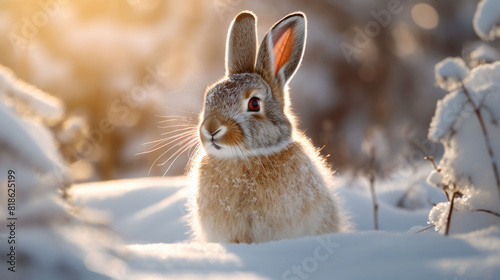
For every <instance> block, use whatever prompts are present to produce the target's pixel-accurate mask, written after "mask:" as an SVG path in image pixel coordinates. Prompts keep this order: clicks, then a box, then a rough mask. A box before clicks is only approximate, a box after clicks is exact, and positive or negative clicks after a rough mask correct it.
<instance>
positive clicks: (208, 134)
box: [201, 125, 227, 140]
mask: <svg viewBox="0 0 500 280" xmlns="http://www.w3.org/2000/svg"><path fill="white" fill-rule="evenodd" d="M226 131H227V127H226V126H224V125H221V126H219V127H216V128H215V129H213V128H212V129H211V127H209V128H207V127H206V126H202V127H201V133H203V136H205V138H207V139H212V140H215V139H220V138H221V137H222V136H224V134H226Z"/></svg>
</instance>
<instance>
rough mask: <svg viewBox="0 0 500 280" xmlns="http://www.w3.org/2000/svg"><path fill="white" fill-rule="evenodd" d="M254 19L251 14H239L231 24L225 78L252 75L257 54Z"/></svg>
mask: <svg viewBox="0 0 500 280" xmlns="http://www.w3.org/2000/svg"><path fill="white" fill-rule="evenodd" d="M255 21H256V17H255V15H254V14H253V13H252V12H249V11H244V12H241V13H239V14H238V15H237V16H236V17H235V18H234V20H233V22H232V23H231V26H230V27H229V32H228V35H227V43H226V76H231V75H232V74H236V73H252V72H253V71H254V69H255V57H256V54H257V27H256V23H255Z"/></svg>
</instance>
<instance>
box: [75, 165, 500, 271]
mask: <svg viewBox="0 0 500 280" xmlns="http://www.w3.org/2000/svg"><path fill="white" fill-rule="evenodd" d="M429 171H430V170H429V169H427V168H426V167H425V168H419V169H418V170H417V171H416V172H414V174H412V175H411V176H409V177H406V178H402V179H398V180H392V181H391V182H390V183H383V184H382V183H381V184H379V185H377V189H378V197H379V202H380V204H381V205H380V207H381V208H380V213H379V215H380V228H381V230H380V231H373V230H372V229H373V220H372V215H373V213H372V205H371V198H370V196H369V195H370V194H369V192H368V187H367V182H366V181H364V180H352V179H350V178H348V177H347V176H345V177H338V178H337V184H338V186H339V187H338V193H339V194H340V196H341V197H342V198H343V199H344V203H345V207H346V208H347V209H349V211H350V215H351V217H352V222H353V223H354V224H355V227H356V231H355V232H352V233H343V234H330V235H324V236H318V237H305V238H300V239H294V240H282V241H277V242H270V243H261V244H251V245H248V244H215V243H208V244H207V243H199V242H193V241H192V240H191V239H190V237H189V234H188V232H189V227H188V226H187V224H186V219H185V215H186V210H185V206H184V204H185V203H186V194H187V193H188V192H187V191H186V188H185V186H186V185H187V180H186V178H183V177H174V178H141V179H133V180H119V181H110V182H100V183H89V184H81V185H77V186H76V187H74V189H73V195H74V198H75V202H76V204H77V205H81V206H83V209H90V208H93V209H97V210H99V211H103V212H98V214H97V216H99V217H103V215H104V212H106V213H107V216H106V217H107V220H108V221H109V223H110V227H111V229H112V230H113V231H114V232H115V233H117V234H118V235H119V236H121V238H122V241H121V242H120V243H122V244H124V245H122V246H124V247H125V251H126V254H125V257H124V258H123V260H124V262H125V263H124V264H122V265H121V267H122V268H123V267H124V268H123V269H122V270H120V271H121V272H120V273H119V275H120V276H121V277H118V278H126V279H476V278H477V279H499V278H500V226H498V225H497V226H493V227H490V228H487V229H484V230H481V231H477V232H472V233H469V234H460V235H452V236H450V237H445V236H443V235H440V234H438V233H436V232H435V231H434V230H433V229H430V230H427V231H425V232H422V233H415V232H416V231H418V229H421V228H423V227H424V226H426V222H427V220H428V217H427V216H428V213H429V210H430V209H431V203H437V202H440V201H443V200H444V196H443V195H441V194H440V193H439V191H438V190H437V189H435V188H432V187H430V186H428V185H427V184H425V183H422V182H425V177H426V176H427V174H428V172H429ZM409 209H414V210H409Z"/></svg>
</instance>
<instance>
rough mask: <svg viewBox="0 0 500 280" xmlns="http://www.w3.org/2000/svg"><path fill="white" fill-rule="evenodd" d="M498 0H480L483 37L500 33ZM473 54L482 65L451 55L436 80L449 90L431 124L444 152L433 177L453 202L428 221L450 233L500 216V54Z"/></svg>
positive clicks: (438, 67) (478, 27)
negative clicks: (497, 58) (467, 63)
mask: <svg viewBox="0 0 500 280" xmlns="http://www.w3.org/2000/svg"><path fill="white" fill-rule="evenodd" d="M499 4H500V2H498V1H488V0H484V1H481V2H480V3H479V5H478V10H477V12H476V15H475V17H474V27H475V30H476V33H478V35H479V36H480V37H481V38H483V39H494V38H495V37H498V35H499V30H500V29H498V22H499V19H500V5H499ZM495 6H498V7H497V8H495ZM470 57H471V63H470V65H471V66H476V65H478V66H477V67H475V68H473V69H469V68H468V67H467V66H466V64H465V62H464V61H463V60H462V59H461V58H446V59H445V60H443V61H442V62H440V63H438V64H437V65H436V70H435V74H436V82H437V84H438V85H439V86H440V87H441V88H443V89H445V90H447V91H449V93H448V94H447V95H446V96H445V97H444V98H443V99H442V100H440V101H438V103H437V108H436V113H435V115H434V117H433V119H432V122H431V124H430V128H429V134H428V137H429V139H431V140H433V141H436V142H437V141H439V142H441V143H442V144H443V146H444V155H443V157H442V158H441V160H440V162H439V164H438V165H437V166H436V168H435V170H434V171H433V172H432V173H431V174H430V175H429V177H428V182H429V183H430V184H432V185H434V186H436V187H439V188H442V189H443V191H444V192H445V194H446V196H447V198H448V202H445V203H439V204H437V205H436V206H435V207H434V208H433V209H432V210H431V212H430V214H429V221H430V223H431V224H434V225H435V226H436V230H439V231H440V232H442V233H446V234H447V233H449V232H467V231H471V230H474V229H478V228H482V227H485V226H489V225H492V224H497V223H499V222H500V217H499V215H498V213H500V176H499V173H500V170H499V163H500V62H498V61H497V62H493V61H492V60H494V59H495V58H496V57H497V54H496V53H495V52H493V51H491V49H489V48H488V47H487V46H480V47H478V48H477V49H476V50H474V51H473V52H472V53H471V55H470ZM489 62H490V63H489ZM452 217H453V219H451V218H452Z"/></svg>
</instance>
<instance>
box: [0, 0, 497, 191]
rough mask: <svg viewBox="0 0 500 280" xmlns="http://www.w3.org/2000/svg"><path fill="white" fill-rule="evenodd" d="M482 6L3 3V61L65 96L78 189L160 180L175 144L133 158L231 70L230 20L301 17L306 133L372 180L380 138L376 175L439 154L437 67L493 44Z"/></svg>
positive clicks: (201, 0)
mask: <svg viewBox="0 0 500 280" xmlns="http://www.w3.org/2000/svg"><path fill="white" fill-rule="evenodd" d="M388 5H394V6H390V7H389V6H388ZM476 6H477V1H471V0H446V1H443V0H436V1H411V0H401V1H386V0H381V1H376V0H371V1H369V0H351V1H345V0H315V1H306V0H289V1H263V0H258V1H250V0H186V1H174V0H127V1H125V0H108V1H97V0H78V1H68V0H59V1H58V0H41V1H40V0H23V1H14V0H3V1H0V37H2V38H4V40H1V41H0V64H2V65H4V66H6V67H9V68H11V69H12V70H13V72H14V73H15V74H16V75H17V76H18V77H20V78H21V79H23V80H25V81H26V82H28V83H31V84H33V85H35V86H36V87H39V88H40V89H42V90H44V91H46V92H48V93H50V94H52V95H54V96H56V97H58V98H60V99H61V100H63V101H64V104H65V107H66V117H65V118H64V119H63V121H59V122H55V123H50V124H48V125H49V126H50V128H51V129H52V130H53V131H54V132H55V135H59V136H58V137H59V139H58V141H59V145H60V149H61V151H62V152H63V154H64V157H65V158H66V160H67V162H68V163H69V164H70V165H71V168H72V173H73V177H74V178H75V180H76V181H77V182H78V181H80V182H81V181H97V180H107V179H115V178H129V177H141V176H147V175H148V170H149V169H150V167H151V166H153V168H152V169H151V172H150V175H159V176H162V175H164V174H165V171H166V166H156V165H153V162H154V161H155V159H156V158H158V156H160V155H161V154H162V153H163V152H164V151H165V149H163V150H159V151H155V152H152V153H148V154H145V155H136V154H137V153H140V152H143V151H145V150H146V149H147V148H148V146H147V145H142V144H143V143H145V142H148V141H153V140H156V139H161V137H162V136H161V134H162V133H168V132H169V131H171V130H173V129H175V127H170V128H164V127H162V125H161V123H160V125H159V121H161V120H163V119H164V118H163V117H162V116H183V117H186V118H188V119H187V120H190V121H191V122H192V121H196V118H197V113H198V112H199V111H200V109H201V106H202V100H203V92H204V89H205V88H206V87H207V86H208V85H210V84H211V83H213V82H215V81H216V80H218V79H219V78H220V77H222V76H223V75H224V48H225V39H226V33H227V29H228V27H229V24H230V22H231V20H232V19H233V17H234V16H235V15H236V14H238V13H239V12H240V11H242V10H251V11H253V12H254V13H256V14H257V16H258V36H259V40H261V39H262V38H263V37H264V34H265V33H266V32H267V30H268V29H269V28H270V27H271V26H272V25H273V24H274V23H275V22H276V21H278V20H279V19H280V18H281V17H283V16H285V15H286V14H288V13H290V12H293V11H303V12H305V13H306V15H307V17H308V38H307V46H306V51H305V57H304V60H303V64H302V66H301V68H300V69H299V71H298V73H297V74H296V75H295V77H294V79H293V80H292V81H291V83H290V87H291V91H290V94H291V99H292V104H293V111H294V112H295V113H296V114H297V115H298V117H299V120H300V128H301V129H302V130H304V131H305V133H306V134H307V135H308V136H309V137H310V138H311V139H312V140H313V142H314V144H315V145H316V146H317V147H322V150H321V153H322V154H323V155H325V156H328V157H327V159H328V161H329V162H330V164H331V166H332V167H333V169H335V170H336V171H337V172H352V173H354V174H356V173H359V172H365V170H366V169H367V166H368V165H369V158H370V156H369V154H368V153H367V149H366V147H367V146H370V145H369V143H376V146H377V147H378V148H377V155H376V158H377V163H378V164H377V165H376V166H377V169H378V172H377V174H380V176H384V174H386V175H387V176H389V175H388V174H391V173H392V172H393V171H394V170H395V169H398V168H401V167H402V166H408V167H409V168H411V167H412V166H416V165H417V164H418V163H419V162H422V161H424V159H423V155H426V154H433V155H435V156H436V155H439V153H440V152H441V151H440V148H439V147H437V146H436V145H434V144H432V143H430V142H429V141H428V140H427V129H428V126H429V123H430V120H431V117H432V115H433V113H434V111H435V106H436V105H435V104H436V101H437V100H438V99H440V98H442V97H443V96H444V94H445V92H444V91H442V90H440V89H438V88H437V87H435V86H434V84H435V79H434V65H435V64H436V63H437V62H439V61H440V60H441V59H442V58H443V57H447V56H463V57H465V58H466V59H467V57H469V53H470V51H471V50H472V49H473V48H475V47H477V46H478V44H485V43H481V42H480V41H479V38H477V35H475V34H474V32H473V29H472V23H471V22H472V17H473V14H474V11H475V9H476ZM395 11H396V12H395ZM487 47H495V46H494V45H489V46H487ZM182 121H185V120H182ZM182 121H181V122H180V124H182ZM174 124H175V123H174ZM68 127H77V129H76V131H73V134H74V135H73V137H71V139H72V140H71V141H65V140H64V139H65V137H64V135H62V134H61V133H59V134H58V131H67V130H68ZM66 138H67V137H66ZM367 143H368V144H367ZM175 151H176V149H172V150H171V151H170V152H168V153H167V154H166V155H164V156H165V157H169V156H170V155H172V154H173V153H174V152H175ZM188 158H189V155H188V153H185V154H183V155H182V156H181V157H179V158H178V159H177V160H176V162H175V163H174V164H173V165H172V168H170V169H169V171H168V173H167V174H166V175H181V174H183V173H184V172H185V166H186V163H187V162H188Z"/></svg>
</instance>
